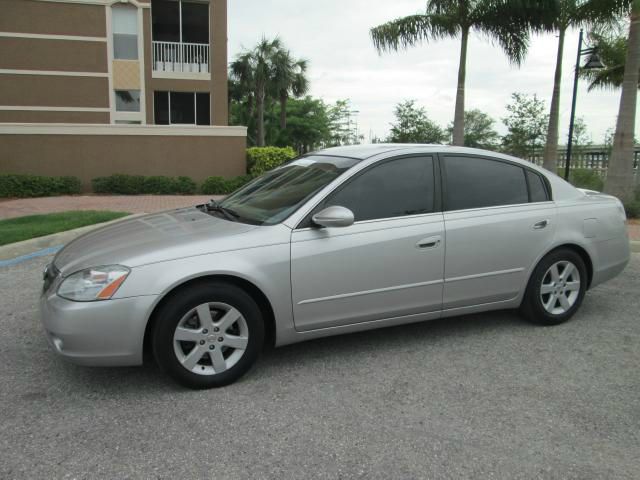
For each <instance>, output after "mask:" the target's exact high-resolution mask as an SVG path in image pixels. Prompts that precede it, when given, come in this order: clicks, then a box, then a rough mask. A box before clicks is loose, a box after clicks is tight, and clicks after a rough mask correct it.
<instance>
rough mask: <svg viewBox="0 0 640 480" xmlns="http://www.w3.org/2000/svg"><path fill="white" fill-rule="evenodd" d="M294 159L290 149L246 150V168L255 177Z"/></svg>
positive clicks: (294, 154) (294, 155)
mask: <svg viewBox="0 0 640 480" xmlns="http://www.w3.org/2000/svg"><path fill="white" fill-rule="evenodd" d="M295 157H296V152H295V150H294V149H293V148H291V147H285V148H280V147H252V148H248V149H247V168H248V169H249V173H251V175H253V176H254V177H255V176H257V175H262V174H263V173H264V172H267V171H269V170H271V169H274V168H276V167H279V166H280V165H282V164H283V163H284V162H286V161H288V160H291V159H292V158H295Z"/></svg>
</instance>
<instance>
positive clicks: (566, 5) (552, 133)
mask: <svg viewBox="0 0 640 480" xmlns="http://www.w3.org/2000/svg"><path fill="white" fill-rule="evenodd" d="M582 3H584V2H583V0H559V1H558V3H557V9H556V10H555V12H553V13H554V15H553V16H552V17H550V18H549V20H551V22H552V26H553V30H554V31H555V32H557V33H558V53H557V56H556V70H555V75H554V77H553V94H552V96H551V110H550V112H549V125H548V128H547V143H546V144H545V147H544V154H543V163H542V166H543V167H544V168H546V169H547V170H549V171H551V172H555V171H556V169H557V167H556V161H557V159H558V129H559V123H560V84H561V83H562V57H563V54H564V41H565V36H566V33H567V30H568V29H570V28H573V27H577V26H580V25H581V24H582V23H584V22H585V20H586V18H585V14H586V13H587V12H586V11H585V10H584V9H582V8H580V7H581V4H582Z"/></svg>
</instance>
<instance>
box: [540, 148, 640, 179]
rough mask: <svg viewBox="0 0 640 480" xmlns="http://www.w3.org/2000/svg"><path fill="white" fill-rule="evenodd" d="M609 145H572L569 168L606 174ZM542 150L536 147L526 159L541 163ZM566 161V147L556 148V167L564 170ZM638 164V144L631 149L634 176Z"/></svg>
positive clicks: (639, 152)
mask: <svg viewBox="0 0 640 480" xmlns="http://www.w3.org/2000/svg"><path fill="white" fill-rule="evenodd" d="M610 151H611V147H610V146H609V145H589V146H586V147H582V146H580V147H574V148H573V152H572V153H571V164H570V165H569V168H570V169H571V170H573V169H576V168H586V169H588V170H595V171H596V172H598V174H599V175H601V176H603V177H604V176H606V174H607V167H608V166H609V155H610ZM543 154H544V152H543V150H542V149H536V150H535V151H534V152H533V153H532V154H531V155H529V156H528V157H527V160H529V161H530V162H533V163H535V164H536V165H542V158H543ZM566 162H567V148H566V147H560V148H558V161H557V165H558V169H562V170H564V168H565V165H566ZM639 165H640V145H636V147H635V148H634V151H633V170H634V174H635V176H636V178H637V177H638V166H639Z"/></svg>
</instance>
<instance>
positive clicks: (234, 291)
mask: <svg viewBox="0 0 640 480" xmlns="http://www.w3.org/2000/svg"><path fill="white" fill-rule="evenodd" d="M263 341H264V322H263V318H262V313H261V311H260V308H259V307H258V305H257V304H256V302H255V301H254V300H253V298H251V296H250V295H249V294H247V293H246V292H245V291H244V290H242V289H240V288H238V287H236V286H234V285H228V284H223V283H217V282H207V283H202V284H196V285H194V286H192V287H189V288H187V289H183V290H181V291H180V292H178V293H177V294H175V295H174V296H172V297H171V298H170V299H169V300H168V301H167V302H166V303H165V304H164V305H163V306H162V307H161V309H160V311H159V312H158V317H157V320H156V324H155V329H154V332H153V351H154V356H155V358H156V361H157V362H158V364H159V365H160V367H161V369H162V370H164V371H165V372H167V373H168V374H169V375H170V376H171V377H173V378H174V379H175V380H176V381H178V382H179V383H181V384H182V385H185V386H187V387H189V388H213V387H221V386H224V385H228V384H230V383H232V382H234V381H236V380H237V379H238V378H240V377H241V376H242V375H243V374H244V373H245V372H246V371H247V370H249V368H250V367H251V365H252V364H253V363H254V362H255V360H256V359H257V357H258V355H259V353H260V350H261V348H262V345H263Z"/></svg>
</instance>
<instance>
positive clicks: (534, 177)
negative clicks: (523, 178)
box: [527, 170, 549, 202]
mask: <svg viewBox="0 0 640 480" xmlns="http://www.w3.org/2000/svg"><path fill="white" fill-rule="evenodd" d="M527 181H528V182H529V194H530V195H531V201H532V202H546V201H547V200H549V195H548V194H547V189H546V188H545V186H544V181H543V180H542V177H541V176H540V175H538V174H537V173H533V172H532V171H530V170H527Z"/></svg>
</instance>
